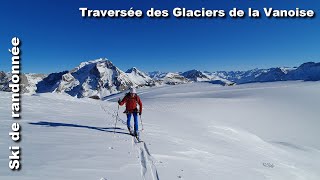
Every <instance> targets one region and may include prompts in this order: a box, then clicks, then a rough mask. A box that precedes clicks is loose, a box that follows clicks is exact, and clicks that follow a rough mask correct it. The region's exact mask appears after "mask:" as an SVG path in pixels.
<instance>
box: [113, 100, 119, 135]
mask: <svg viewBox="0 0 320 180" xmlns="http://www.w3.org/2000/svg"><path fill="white" fill-rule="evenodd" d="M118 118H119V103H118V111H117V117H116V123H115V125H114V130H113V133H114V134H115V133H116V128H117V122H118Z"/></svg>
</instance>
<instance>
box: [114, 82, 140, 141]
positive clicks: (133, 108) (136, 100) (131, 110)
mask: <svg viewBox="0 0 320 180" xmlns="http://www.w3.org/2000/svg"><path fill="white" fill-rule="evenodd" d="M118 103H119V105H120V106H122V105H124V104H126V110H125V111H124V113H126V114H127V127H128V130H129V132H130V134H131V135H133V136H136V137H139V134H138V113H139V115H140V116H141V113H142V102H141V99H140V97H139V96H138V95H137V91H136V89H135V88H133V87H131V88H130V91H129V93H127V94H126V95H125V97H124V98H123V99H122V100H120V99H119V101H118ZM137 104H139V110H138V108H137ZM132 115H133V119H134V132H132V130H131V128H130V121H131V116H132Z"/></svg>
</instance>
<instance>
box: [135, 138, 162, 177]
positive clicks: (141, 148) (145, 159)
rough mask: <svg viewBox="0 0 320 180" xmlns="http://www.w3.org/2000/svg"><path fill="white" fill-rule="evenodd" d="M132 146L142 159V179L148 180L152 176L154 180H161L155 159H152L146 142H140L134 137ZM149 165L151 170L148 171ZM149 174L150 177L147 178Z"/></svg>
mask: <svg viewBox="0 0 320 180" xmlns="http://www.w3.org/2000/svg"><path fill="white" fill-rule="evenodd" d="M132 144H133V145H134V147H135V148H136V150H137V152H138V156H139V159H140V166H141V178H142V179H144V180H148V179H149V176H150V175H151V177H152V180H160V178H159V174H158V170H157V167H156V165H155V159H154V158H153V157H152V155H151V153H150V151H149V149H148V147H147V144H146V143H145V142H138V141H137V140H136V139H135V138H134V137H132ZM148 165H149V168H150V169H148V167H147V166H148ZM147 173H148V174H150V175H149V176H147V175H148V174H147Z"/></svg>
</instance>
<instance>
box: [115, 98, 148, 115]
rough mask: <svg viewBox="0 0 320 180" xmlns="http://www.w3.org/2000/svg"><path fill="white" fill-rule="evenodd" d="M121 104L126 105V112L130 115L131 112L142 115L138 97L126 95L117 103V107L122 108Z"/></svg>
mask: <svg viewBox="0 0 320 180" xmlns="http://www.w3.org/2000/svg"><path fill="white" fill-rule="evenodd" d="M137 103H138V104H139V111H138V108H137ZM123 104H126V112H129V113H132V112H140V113H142V102H141V99H140V97H139V96H138V95H137V94H135V95H134V96H133V97H132V96H131V95H130V93H128V94H127V95H126V96H125V97H124V98H123V99H122V101H120V102H119V105H120V106H122V105H123Z"/></svg>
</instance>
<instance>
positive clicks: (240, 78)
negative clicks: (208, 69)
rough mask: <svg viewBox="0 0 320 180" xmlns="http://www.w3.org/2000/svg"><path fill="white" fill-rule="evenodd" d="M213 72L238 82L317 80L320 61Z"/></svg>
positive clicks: (319, 71) (319, 77)
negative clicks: (296, 65)
mask: <svg viewBox="0 0 320 180" xmlns="http://www.w3.org/2000/svg"><path fill="white" fill-rule="evenodd" d="M213 74H215V75H217V76H219V77H221V78H225V79H228V80H230V81H232V82H236V83H238V84H243V83H252V82H274V81H290V80H304V81H319V80H320V63H314V62H308V63H304V64H302V65H301V66H299V67H298V68H287V67H277V68H270V69H253V70H249V71H230V72H227V71H218V72H215V73H213Z"/></svg>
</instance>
